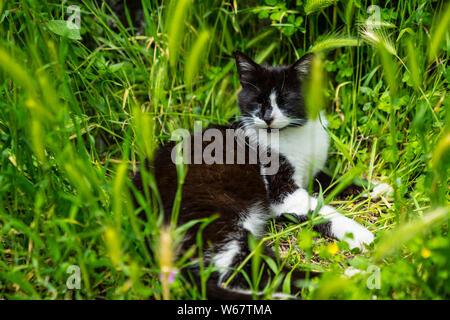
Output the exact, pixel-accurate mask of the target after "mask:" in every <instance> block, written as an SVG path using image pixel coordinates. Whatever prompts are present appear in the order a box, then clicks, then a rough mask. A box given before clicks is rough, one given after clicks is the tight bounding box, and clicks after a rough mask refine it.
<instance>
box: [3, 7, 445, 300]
mask: <svg viewBox="0 0 450 320" xmlns="http://www.w3.org/2000/svg"><path fill="white" fill-rule="evenodd" d="M135 3H138V4H139V1H137V2H133V1H129V4H132V5H134V4H135ZM245 3H246V4H244V2H226V1H212V0H206V1H196V2H193V1H190V0H180V1H172V2H170V3H169V2H167V1H162V3H158V1H142V6H143V10H142V12H140V14H141V15H139V17H141V19H142V20H140V21H138V22H136V21H135V22H134V24H135V25H134V26H133V25H132V24H133V17H135V12H134V11H128V10H125V11H122V13H121V14H120V16H119V17H118V16H116V15H114V13H113V12H112V11H111V9H110V7H109V6H108V5H107V4H106V3H103V2H102V1H93V0H83V1H81V2H76V1H65V2H63V3H61V2H58V1H52V0H40V1H37V0H15V1H6V0H0V146H1V159H0V203H1V205H0V298H4V299H73V298H76V299H93V298H104V299H113V298H115V299H122V298H126V299H141V298H155V299H162V298H174V299H179V298H201V297H202V293H201V292H198V291H196V290H193V289H192V288H191V287H190V286H189V284H188V281H187V280H186V279H182V278H181V277H180V276H175V277H174V279H172V278H173V276H174V275H175V274H176V272H177V270H179V269H180V268H181V267H182V266H183V265H185V264H186V263H187V261H186V260H184V259H180V260H177V261H174V260H173V250H174V246H173V241H174V238H173V237H175V238H176V235H170V234H166V233H164V232H162V233H161V232H160V231H161V230H160V227H159V226H160V221H159V219H158V217H159V210H158V209H159V208H158V201H157V199H158V195H157V192H152V193H151V194H145V195H143V196H138V201H139V202H140V203H141V204H142V208H140V209H138V210H135V209H134V208H133V207H132V205H131V201H130V199H131V193H132V192H134V191H135V190H134V189H133V187H132V185H131V184H130V181H129V170H131V171H134V170H138V169H139V167H140V165H141V164H142V163H143V159H144V158H146V157H151V155H152V153H153V151H154V149H155V147H156V146H157V144H158V143H159V142H161V141H164V140H166V139H167V138H168V137H169V136H170V133H171V132H172V131H173V130H174V129H176V128H179V127H184V128H192V125H193V122H194V120H201V121H202V122H203V124H204V125H205V126H206V125H208V124H209V123H221V124H223V123H227V122H229V121H232V120H233V119H235V117H237V116H238V109H237V104H236V95H237V92H238V90H239V82H238V78H237V75H236V72H235V67H234V60H233V59H232V56H231V54H232V52H233V50H235V49H239V50H242V51H244V52H246V53H247V54H249V55H250V56H253V57H256V61H257V62H260V63H261V62H264V63H267V64H272V63H273V64H287V63H292V62H294V61H295V60H296V59H297V58H299V57H300V56H301V55H303V54H304V53H305V52H307V51H308V50H312V51H315V52H317V53H318V54H319V55H321V57H322V60H323V66H324V69H325V70H326V71H327V73H328V82H327V84H326V88H325V90H324V92H325V98H326V105H327V107H326V109H327V112H328V114H329V115H328V119H329V122H330V135H331V137H332V147H331V150H330V161H329V169H330V172H331V173H332V174H336V175H342V174H344V179H343V180H345V179H346V178H350V179H351V178H353V177H356V176H362V177H364V178H367V179H368V180H370V181H375V180H382V181H385V182H388V183H390V184H391V185H392V186H394V188H395V192H394V195H393V198H392V199H382V200H380V201H376V202H374V201H371V200H369V199H363V198H355V199H350V200H347V201H342V200H340V199H336V198H333V197H329V198H327V200H329V201H331V203H332V204H333V205H335V206H339V207H340V209H341V210H342V211H343V212H347V213H348V214H349V215H351V216H354V217H355V218H356V219H357V220H358V221H360V222H361V223H363V224H365V225H366V226H367V227H368V228H369V229H370V230H371V231H373V232H374V233H375V235H376V241H375V244H374V246H373V248H372V249H371V250H369V251H368V252H366V253H364V254H355V253H352V252H349V251H348V250H346V248H345V245H344V244H343V243H336V242H334V241H330V239H323V238H317V239H316V238H315V234H314V233H313V232H312V231H311V228H310V226H308V225H307V224H303V225H301V228H300V227H299V226H297V225H296V224H289V225H287V226H284V227H287V228H280V226H279V225H276V224H274V223H272V224H271V225H270V226H269V231H270V235H269V236H268V237H267V238H265V239H264V240H267V241H269V242H270V243H271V244H273V245H274V246H275V247H277V248H279V249H280V254H281V255H284V256H288V258H289V262H290V263H291V264H292V265H293V266H294V265H295V266H299V267H303V268H313V269H319V270H323V271H330V272H327V273H326V274H325V275H324V276H323V277H322V279H320V281H319V282H318V283H305V284H304V289H303V291H302V296H303V297H304V298H348V299H371V298H378V299H424V298H432V299H443V298H447V299H448V298H449V296H450V274H449V272H450V265H449V257H450V243H449V235H448V217H449V214H450V210H449V205H448V203H449V176H448V173H449V165H450V151H449V150H450V127H449V113H448V108H449V99H448V97H447V96H446V93H447V90H448V80H449V74H448V70H447V64H448V55H449V48H450V38H449V33H448V30H449V27H450V25H449V24H450V23H449V20H450V9H449V6H447V7H445V5H444V1H418V0H413V1H405V0H400V1H397V2H391V1H385V2H378V5H379V6H378V7H371V9H370V8H369V6H370V5H371V4H376V3H377V2H376V1H375V3H371V2H368V1H360V0H353V1H290V2H286V3H285V2H284V1H278V0H266V1H262V0H261V1H249V2H248V3H247V2H245ZM236 4H237V6H236ZM70 5H77V6H78V8H79V9H80V12H79V17H80V20H79V21H80V26H81V29H79V30H78V29H76V28H75V29H74V28H71V27H73V26H74V25H75V26H77V19H76V18H77V16H76V13H77V8H75V7H69V6H70ZM130 7H131V6H130ZM69 8H70V9H69ZM74 14H75V15H74ZM378 18H379V19H378ZM367 19H368V20H367ZM68 20H69V21H70V23H71V24H69V25H68V24H67V23H66V22H67V21H68ZM144 22H145V23H144ZM143 25H145V27H142V26H143ZM145 180H146V182H147V183H149V184H150V185H153V180H152V176H151V175H150V174H148V175H145ZM328 194H329V193H328ZM140 212H143V213H144V214H146V215H147V217H148V218H149V222H148V223H146V224H143V223H142V222H141V220H140V219H138V218H137V215H138V214H139V213H140ZM146 238H148V239H150V240H149V245H150V246H151V247H154V248H155V249H156V251H157V252H159V253H160V254H158V255H157V257H159V259H156V260H155V258H154V257H153V256H152V255H151V254H149V253H148V251H147V250H146V242H145V241H146V240H145V239H146ZM158 250H160V251H158ZM72 265H74V266H76V267H78V268H79V271H80V273H79V274H80V276H81V283H80V289H69V287H68V286H67V283H68V279H69V277H70V276H72V275H73V274H72V271H69V273H68V270H71V269H68V268H69V267H70V266H72ZM348 266H352V267H354V268H357V269H360V270H367V271H368V273H366V274H359V275H356V276H355V277H354V278H352V279H345V278H343V277H341V276H340V274H342V271H343V269H345V268H347V267H348ZM377 268H379V269H377ZM374 270H375V271H374ZM205 272H206V271H205ZM371 276H379V278H378V279H379V280H380V281H379V286H378V285H376V284H377V283H376V281H375V280H374V279H373V278H372V279H370V277H371ZM69 280H70V279H69ZM172 280H173V281H172ZM368 281H369V283H371V284H373V285H369V286H368V285H367V283H368ZM69 282H70V281H69ZM169 282H171V283H169Z"/></svg>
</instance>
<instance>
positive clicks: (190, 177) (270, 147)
mask: <svg viewBox="0 0 450 320" xmlns="http://www.w3.org/2000/svg"><path fill="white" fill-rule="evenodd" d="M234 57H235V60H236V65H237V71H238V74H239V80H240V84H241V87H242V88H241V91H240V92H239V94H238V104H239V108H240V111H241V116H240V119H239V120H238V121H237V122H235V123H233V124H231V125H228V126H211V127H209V128H208V129H214V130H216V131H218V132H220V133H221V134H223V136H225V135H226V134H227V132H228V131H229V130H231V129H234V130H236V132H240V133H238V134H235V135H234V136H233V139H235V142H236V145H237V146H241V148H244V150H245V163H240V164H239V163H236V162H237V161H236V160H237V156H236V155H233V159H234V160H235V161H234V163H225V161H223V163H210V164H206V163H204V162H203V163H197V164H189V165H188V170H187V175H186V177H185V180H184V184H183V189H182V198H181V199H182V200H181V205H180V210H179V216H178V225H183V224H185V223H187V222H189V221H192V220H195V219H202V218H208V217H210V216H212V215H214V214H217V215H218V218H217V219H215V220H213V221H212V222H211V223H209V224H208V225H207V226H206V228H204V229H203V230H202V231H201V232H202V240H203V243H204V245H203V252H202V257H203V260H204V263H205V265H209V264H212V265H213V266H214V267H215V268H216V269H215V270H216V271H214V272H213V273H212V275H211V276H210V277H209V279H208V280H207V283H206V296H207V297H208V298H209V299H251V298H252V297H254V294H253V295H252V292H251V291H250V287H249V284H248V282H247V281H246V279H245V277H244V276H243V275H242V273H237V274H236V275H235V276H234V278H233V279H232V281H230V283H229V284H228V286H227V287H226V288H225V287H224V286H223V283H224V282H225V281H226V280H227V279H228V277H230V275H232V274H233V272H234V270H235V269H236V268H237V267H238V266H239V265H241V263H242V262H243V261H244V259H245V258H246V257H247V256H248V255H249V253H250V252H251V250H250V247H249V236H250V235H251V236H253V237H255V238H257V239H258V238H260V237H261V236H262V235H263V234H264V228H265V224H266V222H267V221H268V220H269V219H272V218H279V217H282V216H283V215H285V214H290V215H292V216H294V217H296V218H297V220H298V221H299V222H304V221H306V220H307V219H308V218H309V214H310V213H311V212H313V211H314V210H316V208H317V207H318V206H319V201H318V199H317V198H315V197H313V196H311V195H309V194H308V191H307V188H308V183H309V181H310V179H312V178H314V176H316V175H317V174H319V175H320V174H321V173H320V169H321V168H322V167H323V166H324V165H325V162H326V160H327V154H328V147H329V136H328V133H327V129H326V127H327V121H326V119H325V117H324V115H323V114H321V115H320V116H319V117H318V118H317V119H314V120H313V119H309V118H308V115H307V112H306V106H305V95H304V88H303V87H304V83H305V81H307V79H308V77H309V74H310V70H311V65H312V61H313V59H314V57H315V56H314V54H312V53H309V54H306V55H304V56H303V57H301V58H300V59H299V60H298V61H297V62H295V63H294V64H293V65H290V66H281V67H271V66H264V65H259V64H257V63H256V62H254V61H253V60H252V59H250V58H249V57H248V56H246V55H245V54H244V53H241V52H239V51H236V52H235V53H234ZM258 132H265V133H266V134H258ZM275 134H276V135H277V137H278V140H277V139H274V141H272V140H271V137H272V136H275ZM189 139H191V141H190V142H191V145H192V144H194V138H193V137H191V138H189ZM243 141H244V143H242V142H243ZM207 145H208V144H207V141H202V151H205V149H206V147H207ZM255 145H256V146H257V147H258V148H260V149H262V150H265V151H266V152H268V154H270V155H272V156H273V155H276V156H277V158H278V161H279V166H278V170H277V172H276V173H275V174H265V173H264V167H266V166H267V164H262V163H261V162H259V161H257V163H251V161H249V159H250V153H251V152H252V151H254V150H253V147H252V146H255ZM174 147H175V143H174V142H169V143H166V144H165V145H164V146H162V147H160V148H159V149H158V150H157V151H156V153H155V155H154V159H153V161H152V162H150V163H149V170H151V171H152V172H153V173H154V175H155V178H156V181H157V185H158V190H159V194H160V196H161V200H162V204H163V209H164V221H165V223H166V224H168V223H169V222H170V218H171V212H172V207H173V203H174V199H175V194H176V192H177V181H178V180H177V170H176V166H175V164H174V159H173V150H174ZM237 148H238V147H236V149H237ZM234 151H236V150H234ZM189 152H191V156H192V157H195V154H194V148H191V150H190V151H189ZM223 157H224V158H225V157H226V155H225V154H224V155H223ZM133 182H134V184H135V185H136V186H137V188H138V190H141V191H142V190H143V189H144V187H145V186H144V185H143V184H142V179H141V175H140V174H139V173H138V174H136V176H135V177H134V179H133ZM316 211H317V214H318V215H319V216H322V217H324V221H323V223H320V224H315V225H314V226H313V227H314V229H315V230H316V231H318V232H320V233H322V234H323V235H326V236H328V237H332V238H335V239H339V240H344V241H346V242H347V243H348V244H349V247H350V248H360V249H364V247H365V245H368V244H370V243H371V242H372V241H373V240H374V236H373V235H372V233H371V232H370V231H369V230H367V229H366V228H365V227H363V226H361V225H360V224H358V223H357V222H356V221H354V220H352V219H350V218H347V217H345V216H344V215H342V214H341V213H339V212H338V211H337V210H336V209H335V208H333V207H331V206H329V205H322V206H321V207H319V208H318V210H316ZM199 230H200V227H199V225H198V224H197V225H194V227H192V228H191V229H189V230H188V232H187V234H186V237H185V238H184V240H183V241H182V244H181V252H184V251H186V250H188V249H189V248H191V247H192V246H195V245H196V235H197V232H199ZM351 235H352V236H351ZM263 254H264V255H266V256H268V257H271V258H272V259H274V260H275V259H276V256H275V253H274V252H273V251H272V250H271V249H270V248H268V247H265V248H264V249H263ZM261 268H262V270H263V272H262V275H261V280H260V284H259V290H262V289H263V288H264V287H265V286H266V285H267V284H268V283H269V281H270V279H272V278H273V277H274V273H273V271H272V269H271V268H270V267H269V266H268V265H266V264H265V260H264V259H261ZM242 270H243V271H244V272H246V273H247V275H251V263H247V264H246V265H245V266H244V267H243V269H242ZM289 273H290V274H291V275H290V276H291V283H292V285H291V293H295V292H298V288H297V287H295V283H296V281H297V280H300V279H305V278H306V277H315V276H317V275H319V273H316V272H305V271H301V270H297V269H294V270H292V269H290V268H288V267H284V268H283V269H282V270H281V272H280V276H281V277H285V276H287V275H288V274H289ZM183 274H184V275H185V276H186V277H191V278H192V277H193V278H194V280H195V281H197V284H198V285H199V281H200V280H199V279H198V277H196V276H195V275H196V274H198V265H194V266H193V267H190V268H189V269H188V270H184V271H183ZM280 283H282V281H281V282H280ZM256 291H257V292H256V296H257V297H262V296H263V295H262V292H260V291H259V292H258V290H256ZM272 297H273V298H277V297H278V298H280V297H283V296H282V295H281V294H280V293H279V290H278V291H276V293H275V294H274V295H273V296H272Z"/></svg>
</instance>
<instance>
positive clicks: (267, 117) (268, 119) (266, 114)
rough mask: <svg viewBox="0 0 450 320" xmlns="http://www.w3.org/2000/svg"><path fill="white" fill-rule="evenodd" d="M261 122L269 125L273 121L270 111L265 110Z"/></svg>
mask: <svg viewBox="0 0 450 320" xmlns="http://www.w3.org/2000/svg"><path fill="white" fill-rule="evenodd" d="M263 120H264V122H265V123H267V125H270V124H271V123H272V121H273V117H272V110H266V111H265V112H264V116H263Z"/></svg>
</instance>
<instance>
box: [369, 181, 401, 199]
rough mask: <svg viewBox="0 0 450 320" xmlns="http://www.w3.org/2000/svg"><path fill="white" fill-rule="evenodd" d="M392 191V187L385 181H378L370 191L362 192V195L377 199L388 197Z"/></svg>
mask: <svg viewBox="0 0 450 320" xmlns="http://www.w3.org/2000/svg"><path fill="white" fill-rule="evenodd" d="M393 193H394V189H393V188H392V187H391V186H390V185H389V184H387V183H379V184H377V185H375V187H374V188H373V189H372V191H370V193H369V194H367V193H364V194H363V197H365V198H367V197H370V198H371V199H373V200H377V199H379V198H381V197H389V196H391V195H392V194H393Z"/></svg>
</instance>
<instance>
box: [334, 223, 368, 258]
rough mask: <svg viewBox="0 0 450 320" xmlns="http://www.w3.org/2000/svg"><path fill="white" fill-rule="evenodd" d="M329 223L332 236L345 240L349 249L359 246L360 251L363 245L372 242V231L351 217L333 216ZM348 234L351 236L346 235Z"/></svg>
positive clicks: (363, 247)
mask: <svg viewBox="0 0 450 320" xmlns="http://www.w3.org/2000/svg"><path fill="white" fill-rule="evenodd" d="M331 223H332V224H331V228H332V232H333V234H334V236H335V237H336V238H337V239H339V240H344V241H345V242H347V243H348V245H349V247H350V249H353V248H359V249H360V250H361V251H364V249H365V245H368V244H370V243H372V242H373V239H374V236H373V234H372V232H370V231H369V230H367V229H366V228H364V227H363V226H362V225H360V224H359V223H357V222H356V221H354V220H352V219H349V218H347V217H344V216H340V217H338V218H334V219H333V220H332V221H331ZM348 234H352V235H353V238H351V237H350V236H348Z"/></svg>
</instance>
